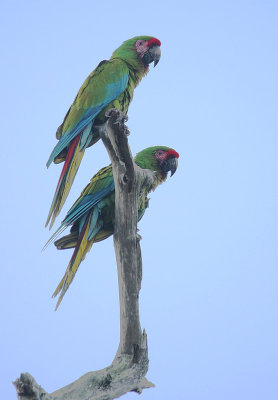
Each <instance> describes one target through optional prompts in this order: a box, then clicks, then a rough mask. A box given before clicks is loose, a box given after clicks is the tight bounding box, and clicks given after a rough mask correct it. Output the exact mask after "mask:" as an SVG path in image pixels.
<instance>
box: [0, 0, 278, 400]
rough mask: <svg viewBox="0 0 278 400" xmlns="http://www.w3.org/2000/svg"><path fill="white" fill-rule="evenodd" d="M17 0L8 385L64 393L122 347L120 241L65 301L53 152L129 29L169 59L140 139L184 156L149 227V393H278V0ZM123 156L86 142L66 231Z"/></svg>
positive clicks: (85, 270)
mask: <svg viewBox="0 0 278 400" xmlns="http://www.w3.org/2000/svg"><path fill="white" fill-rule="evenodd" d="M0 12H1V26H0V29H1V39H2V40H1V59H2V61H1V65H0V70H1V82H0V85H1V87H0V90H1V97H0V102H1V107H0V110H1V113H2V117H1V138H2V141H1V142H2V151H1V188H2V195H1V200H0V201H1V233H0V235H1V264H2V265H1V266H2V268H1V270H2V272H1V282H0V293H1V327H0V343H1V356H0V360H1V361H0V364H1V373H0V380H1V398H2V399H5V400H12V399H15V398H16V392H15V389H14V388H13V386H12V384H11V382H12V381H13V380H15V379H16V378H17V377H18V376H19V374H20V372H25V371H28V372H30V373H31V374H32V375H33V376H34V377H35V379H36V380H37V382H38V383H39V384H40V385H42V386H43V387H44V388H45V389H46V390H47V391H48V392H52V391H54V390H56V389H58V388H60V387H61V386H64V385H66V384H68V383H70V382H72V381H73V380H75V379H77V378H78V377H80V376H81V375H82V374H84V373H86V372H88V371H92V370H97V369H101V368H104V367H105V366H107V365H108V364H110V362H111V361H112V359H113V357H114V355H115V353H116V350H117V346H118V342H119V305H118V287H117V273H116V262H115V256H114V249H113V240H112V238H110V239H108V240H106V241H105V242H102V243H99V244H96V245H95V246H94V247H93V248H92V250H91V252H90V253H89V254H88V256H87V258H86V260H85V261H84V262H83V263H82V265H81V267H80V269H79V271H78V273H77V275H76V277H75V280H74V283H73V284H72V286H71V287H70V290H69V291H68V292H67V294H66V296H65V297H64V300H63V302H62V304H61V306H60V308H59V310H58V311H57V312H54V308H55V301H54V300H53V299H51V294H52V292H53V291H54V289H55V288H56V286H57V284H58V283H59V281H60V279H61V277H62V275H63V274H64V271H65V269H66V266H67V263H68V261H69V258H70V256H71V250H69V251H63V252H62V251H60V252H58V251H57V250H56V248H55V247H54V246H50V247H49V248H48V249H47V250H46V251H44V252H41V248H42V247H43V245H44V243H45V242H46V241H47V239H48V238H49V231H48V230H47V229H45V228H44V223H45V220H46V216H47V213H48V210H49V206H50V202H51V200H52V196H53V192H54V189H55V186H56V183H57V180H58V176H59V174H60V168H61V167H60V166H55V165H51V167H50V168H49V170H47V169H46V167H45V164H46V161H47V159H48V156H49V154H50V152H51V150H52V148H53V147H54V145H55V144H56V139H55V132H56V128H57V127H58V125H59V124H60V123H61V121H62V120H63V118H64V115H65V113H66V111H67V110H68V107H69V106H70V104H71V103H72V101H73V99H74V97H75V95H76V93H77V91H78V89H79V87H80V86H81V84H82V83H83V81H84V79H85V78H86V77H87V76H88V74H89V73H90V72H91V71H92V70H93V69H94V68H95V67H96V66H97V64H98V63H99V62H100V61H101V60H103V59H107V58H109V57H110V56H111V54H112V52H113V51H114V50H115V49H116V48H117V47H118V46H119V45H120V44H121V43H122V42H123V41H124V40H126V39H129V38H131V37H133V36H136V35H151V36H155V37H157V38H159V39H160V40H161V42H162V46H161V49H162V58H161V61H160V63H159V64H158V66H157V67H156V68H155V69H153V68H151V69H150V72H149V74H148V76H147V77H145V78H144V79H143V80H142V82H141V84H140V86H139V87H138V88H137V89H136V91H135V95H134V100H133V102H132V103H131V106H130V109H129V113H128V115H129V122H128V126H129V129H130V131H131V135H130V137H129V143H130V146H131V149H132V152H133V153H134V154H135V153H136V152H137V151H140V150H142V149H143V148H145V147H149V146H151V145H166V146H170V147H173V148H175V149H176V150H177V151H178V152H179V153H180V159H179V168H178V171H177V172H176V174H175V175H174V177H172V178H171V179H168V180H167V182H166V183H165V184H164V185H163V186H161V187H159V188H158V189H157V191H156V192H154V193H153V194H152V195H151V201H150V208H149V209H148V210H147V212H146V214H145V216H144V218H143V220H142V221H141V222H140V225H139V228H140V233H141V235H142V236H143V240H142V242H141V245H142V253H143V282H142V290H141V293H140V312H141V323H142V327H144V328H145V329H146V331H147V334H148V344H149V359H150V365H149V372H148V375H147V377H148V378H149V380H151V381H153V382H154V383H155V384H156V388H155V389H148V390H145V391H144V392H143V394H142V395H141V397H140V398H142V399H145V400H147V399H151V400H169V399H190V400H204V399H205V400H223V399H225V400H234V399H237V400H246V399H252V400H265V399H267V400H277V398H278V320H277V317H278V312H277V306H278V290H277V286H278V246H277V240H278V212H277V203H278V185H277V175H278V158H277V147H278V139H277V125H278V123H277V108H278V85H277V71H278V55H277V54H278V52H277V50H278V48H277V46H278V2H277V1H270V0H260V1H256V0H253V1H248V0H233V1H215V0H213V1H205V0H203V1H201V0H200V1H198V0H197V1H184V0H183V1H176V0H172V1H159V2H158V1H157V2H155V1H153V2H150V1H144V0H143V1H140V2H130V1H118V2H116V1H111V0H108V1H103V2H100V1H98V2H96V1H93V0H91V1H83V0H80V1H78V2H76V1H64V0H61V1H38V0H36V1H28V0H27V1H19V0H18V1H13V0H9V1H3V2H1V6H0ZM108 163H109V160H108V156H107V154H106V152H105V150H104V147H103V145H102V143H100V142H99V143H98V144H97V145H96V146H94V147H93V148H90V149H89V150H88V151H87V152H86V155H85V157H84V159H83V162H82V165H81V167H80V170H79V172H78V175H77V178H76V180H75V183H74V185H73V187H72V191H71V193H70V196H69V198H68V200H67V203H66V205H65V207H64V209H63V211H62V213H61V214H60V216H59V218H58V219H57V222H56V225H55V227H56V228H57V227H58V224H59V222H60V221H61V220H62V218H63V217H64V215H65V213H66V211H67V210H68V209H69V207H70V206H71V204H72V203H73V201H74V200H75V199H76V198H77V196H78V195H79V193H80V191H81V190H82V188H83V187H84V186H85V185H86V184H87V182H88V181H89V179H90V177H91V176H92V175H93V174H94V173H95V172H96V171H97V170H98V169H99V168H100V167H102V166H104V165H107V164H108ZM137 396H138V395H136V394H133V393H132V394H128V395H126V397H125V399H128V400H129V399H131V400H132V399H137V398H138V397H137Z"/></svg>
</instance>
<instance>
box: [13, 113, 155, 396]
mask: <svg viewBox="0 0 278 400" xmlns="http://www.w3.org/2000/svg"><path fill="white" fill-rule="evenodd" d="M107 118H108V119H107V122H106V123H105V124H104V126H102V127H99V134H100V136H101V138H102V140H103V143H104V145H105V147H106V149H107V151H108V154H109V157H110V159H111V162H112V168H113V176H114V181H115V226H114V247H115V253H116V260H117V267H118V282H119V299H120V344H119V347H118V351H117V354H116V356H115V358H114V361H113V362H112V364H111V365H110V366H108V367H107V368H104V369H102V370H99V371H93V372H88V373H87V374H85V375H83V376H82V377H80V378H79V379H77V380H76V381H75V382H73V383H71V384H69V385H67V386H65V387H63V388H61V389H59V390H57V391H55V392H53V393H51V394H49V393H46V392H45V390H44V389H42V387H41V386H39V385H38V384H37V383H36V381H35V379H34V378H33V377H32V376H31V375H30V374H28V373H23V374H21V375H20V377H19V378H18V379H17V380H16V381H15V382H14V385H15V387H16V390H17V395H18V399H19V400H109V399H115V398H117V397H120V396H122V395H123V394H125V393H127V392H130V391H135V392H137V393H141V392H142V389H144V388H149V387H153V386H154V385H153V384H152V383H151V382H149V381H148V380H147V379H146V378H145V375H146V373H147V371H148V363H149V360H148V347H147V336H146V333H145V331H144V332H143V333H142V331H141V327H140V318H139V291H140V288H141V280H142V259H141V248H140V236H139V235H137V220H138V206H137V200H138V194H137V191H138V185H139V181H140V180H141V181H142V177H143V178H144V179H146V177H145V176H144V171H143V170H142V169H140V168H138V167H137V166H136V165H135V164H134V162H133V157H132V154H131V152H130V149H129V146H128V140H127V133H128V129H127V127H126V126H125V125H124V122H125V120H126V117H125V116H124V115H123V114H122V113H121V111H119V110H116V109H111V110H109V111H108V112H107Z"/></svg>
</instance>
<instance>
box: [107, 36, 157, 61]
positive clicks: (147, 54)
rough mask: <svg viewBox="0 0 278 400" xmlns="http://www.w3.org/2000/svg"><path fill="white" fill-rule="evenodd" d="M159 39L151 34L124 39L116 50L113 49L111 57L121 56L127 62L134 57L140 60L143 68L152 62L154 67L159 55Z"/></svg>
mask: <svg viewBox="0 0 278 400" xmlns="http://www.w3.org/2000/svg"><path fill="white" fill-rule="evenodd" d="M160 46H161V42H160V40H158V39H156V38H154V37H152V36H135V37H134V38H132V39H129V40H126V41H125V42H124V43H123V44H122V45H121V46H120V47H119V48H118V49H117V50H115V51H114V53H113V55H112V57H113V58H116V57H119V58H122V59H123V60H125V61H126V62H127V63H129V62H132V63H133V61H134V58H136V59H137V62H138V61H141V62H142V63H143V65H144V67H145V68H147V67H148V66H149V64H151V63H152V62H153V63H154V67H155V66H156V65H157V64H158V62H159V60H160V56H161V50H160Z"/></svg>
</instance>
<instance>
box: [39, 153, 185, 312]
mask: <svg viewBox="0 0 278 400" xmlns="http://www.w3.org/2000/svg"><path fill="white" fill-rule="evenodd" d="M178 157H179V154H178V153H177V152H176V151H175V150H173V149H171V148H169V147H165V146H154V147H148V148H147V149H145V150H142V151H141V152H140V153H138V154H137V155H136V157H135V159H134V161H135V163H136V164H137V165H138V166H139V167H140V168H142V169H143V170H144V171H143V172H144V174H145V176H146V177H147V179H143V180H142V182H141V183H140V184H139V187H138V192H139V193H138V220H140V219H141V218H142V217H143V215H144V213H145V210H146V208H147V207H148V202H149V199H148V198H147V195H148V194H149V193H150V192H151V191H152V190H155V189H156V187H157V186H158V185H160V184H161V183H162V182H164V181H165V180H166V178H167V172H168V171H171V176H172V175H173V174H174V173H175V171H176V169H177V166H178ZM114 209H115V186H114V179H113V173H112V166H111V165H109V166H108V167H104V168H102V169H101V170H99V171H98V173H97V174H96V175H94V176H93V177H92V179H91V181H90V183H89V184H88V185H87V186H86V187H85V189H84V190H83V191H82V193H81V195H80V196H79V198H78V199H77V200H76V202H75V203H74V204H73V206H72V207H71V208H70V210H69V211H68V213H67V215H66V217H65V219H64V220H63V221H62V223H61V225H60V227H59V228H58V229H57V231H56V232H55V233H54V234H53V235H52V237H51V238H50V239H49V241H48V242H47V243H46V245H45V247H46V246H47V245H48V244H49V243H51V242H53V241H54V240H55V239H56V238H57V237H58V236H59V235H60V234H61V233H62V232H63V231H64V230H65V229H66V228H67V227H69V226H71V229H70V233H69V234H68V235H66V236H63V237H62V238H60V239H58V240H56V241H55V242H54V244H55V246H56V247H57V249H59V250H61V249H70V248H74V251H73V254H72V257H71V259H70V261H69V264H68V267H67V269H66V272H65V275H64V277H63V279H62V280H61V282H60V283H59V285H58V287H57V289H56V290H55V292H54V293H53V297H56V296H57V295H58V294H60V296H59V299H58V302H57V305H56V310H57V308H58V306H59V304H60V303H61V301H62V298H63V297H64V295H65V293H66V291H67V290H68V288H69V285H70V284H71V282H72V280H73V278H74V276H75V274H76V271H77V269H78V267H79V265H80V263H81V261H83V260H84V258H85V256H86V254H87V253H88V251H89V250H90V249H91V247H92V245H93V244H94V243H95V242H100V241H101V240H104V239H106V238H108V237H109V236H111V235H112V234H113V229H114Z"/></svg>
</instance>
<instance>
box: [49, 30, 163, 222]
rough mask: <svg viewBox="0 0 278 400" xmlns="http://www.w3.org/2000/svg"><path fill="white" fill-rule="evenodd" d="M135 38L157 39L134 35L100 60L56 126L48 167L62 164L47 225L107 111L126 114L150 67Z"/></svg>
mask: <svg viewBox="0 0 278 400" xmlns="http://www.w3.org/2000/svg"><path fill="white" fill-rule="evenodd" d="M138 40H140V41H142V42H145V43H146V44H147V45H148V41H150V40H155V41H157V39H154V38H152V37H151V36H137V37H134V38H132V39H129V40H127V41H126V42H124V43H123V44H122V45H121V46H120V47H119V48H118V49H117V50H115V51H114V53H113V55H112V57H111V58H110V60H108V61H107V60H105V61H102V62H101V63H100V64H99V65H98V66H97V68H96V69H95V70H94V71H93V72H92V73H91V74H90V75H89V76H88V78H87V79H86V80H85V82H84V83H83V85H82V86H81V88H80V89H79V91H78V93H77V96H76V98H75V100H74V102H73V104H72V105H71V107H70V108H69V110H68V112H67V114H66V116H65V118H64V121H63V123H62V124H61V125H60V126H59V128H58V129H57V132H56V137H57V139H58V140H59V142H58V143H57V145H56V146H55V147H54V149H53V151H52V153H51V155H50V157H49V160H48V162H47V166H49V165H50V164H51V163H52V162H55V163H61V162H63V161H64V162H65V164H64V168H63V170H62V173H61V176H60V179H59V182H58V185H57V188H56V192H55V194H54V198H53V201H52V204H51V207H50V211H49V214H48V218H47V221H46V225H48V223H49V221H50V219H51V223H50V228H51V226H52V225H53V223H54V221H55V218H56V217H57V215H58V214H59V212H60V210H61V208H62V206H63V204H64V202H65V200H66V198H67V196H68V194H69V191H70V188H71V186H72V183H73V181H74V178H75V176H76V173H77V171H78V168H79V165H80V163H81V160H82V158H83V155H84V151H85V149H86V148H87V147H89V146H91V145H93V144H94V143H96V142H97V141H98V140H99V133H98V126H99V125H101V124H103V123H104V122H105V113H106V111H107V110H108V109H110V108H117V109H119V110H121V111H122V112H123V113H124V114H126V113H127V111H128V107H129V104H130V102H131V100H132V97H133V92H134V89H135V87H136V86H137V85H138V84H139V82H140V81H141V79H142V77H143V76H144V75H146V73H147V72H148V70H149V66H148V64H147V63H144V62H143V53H138V46H137V47H136V43H137V42H138ZM157 42H159V41H157ZM159 43H160V42H159ZM147 45H146V51H147V49H148V47H147ZM156 47H158V45H156ZM149 61H150V59H149Z"/></svg>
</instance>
